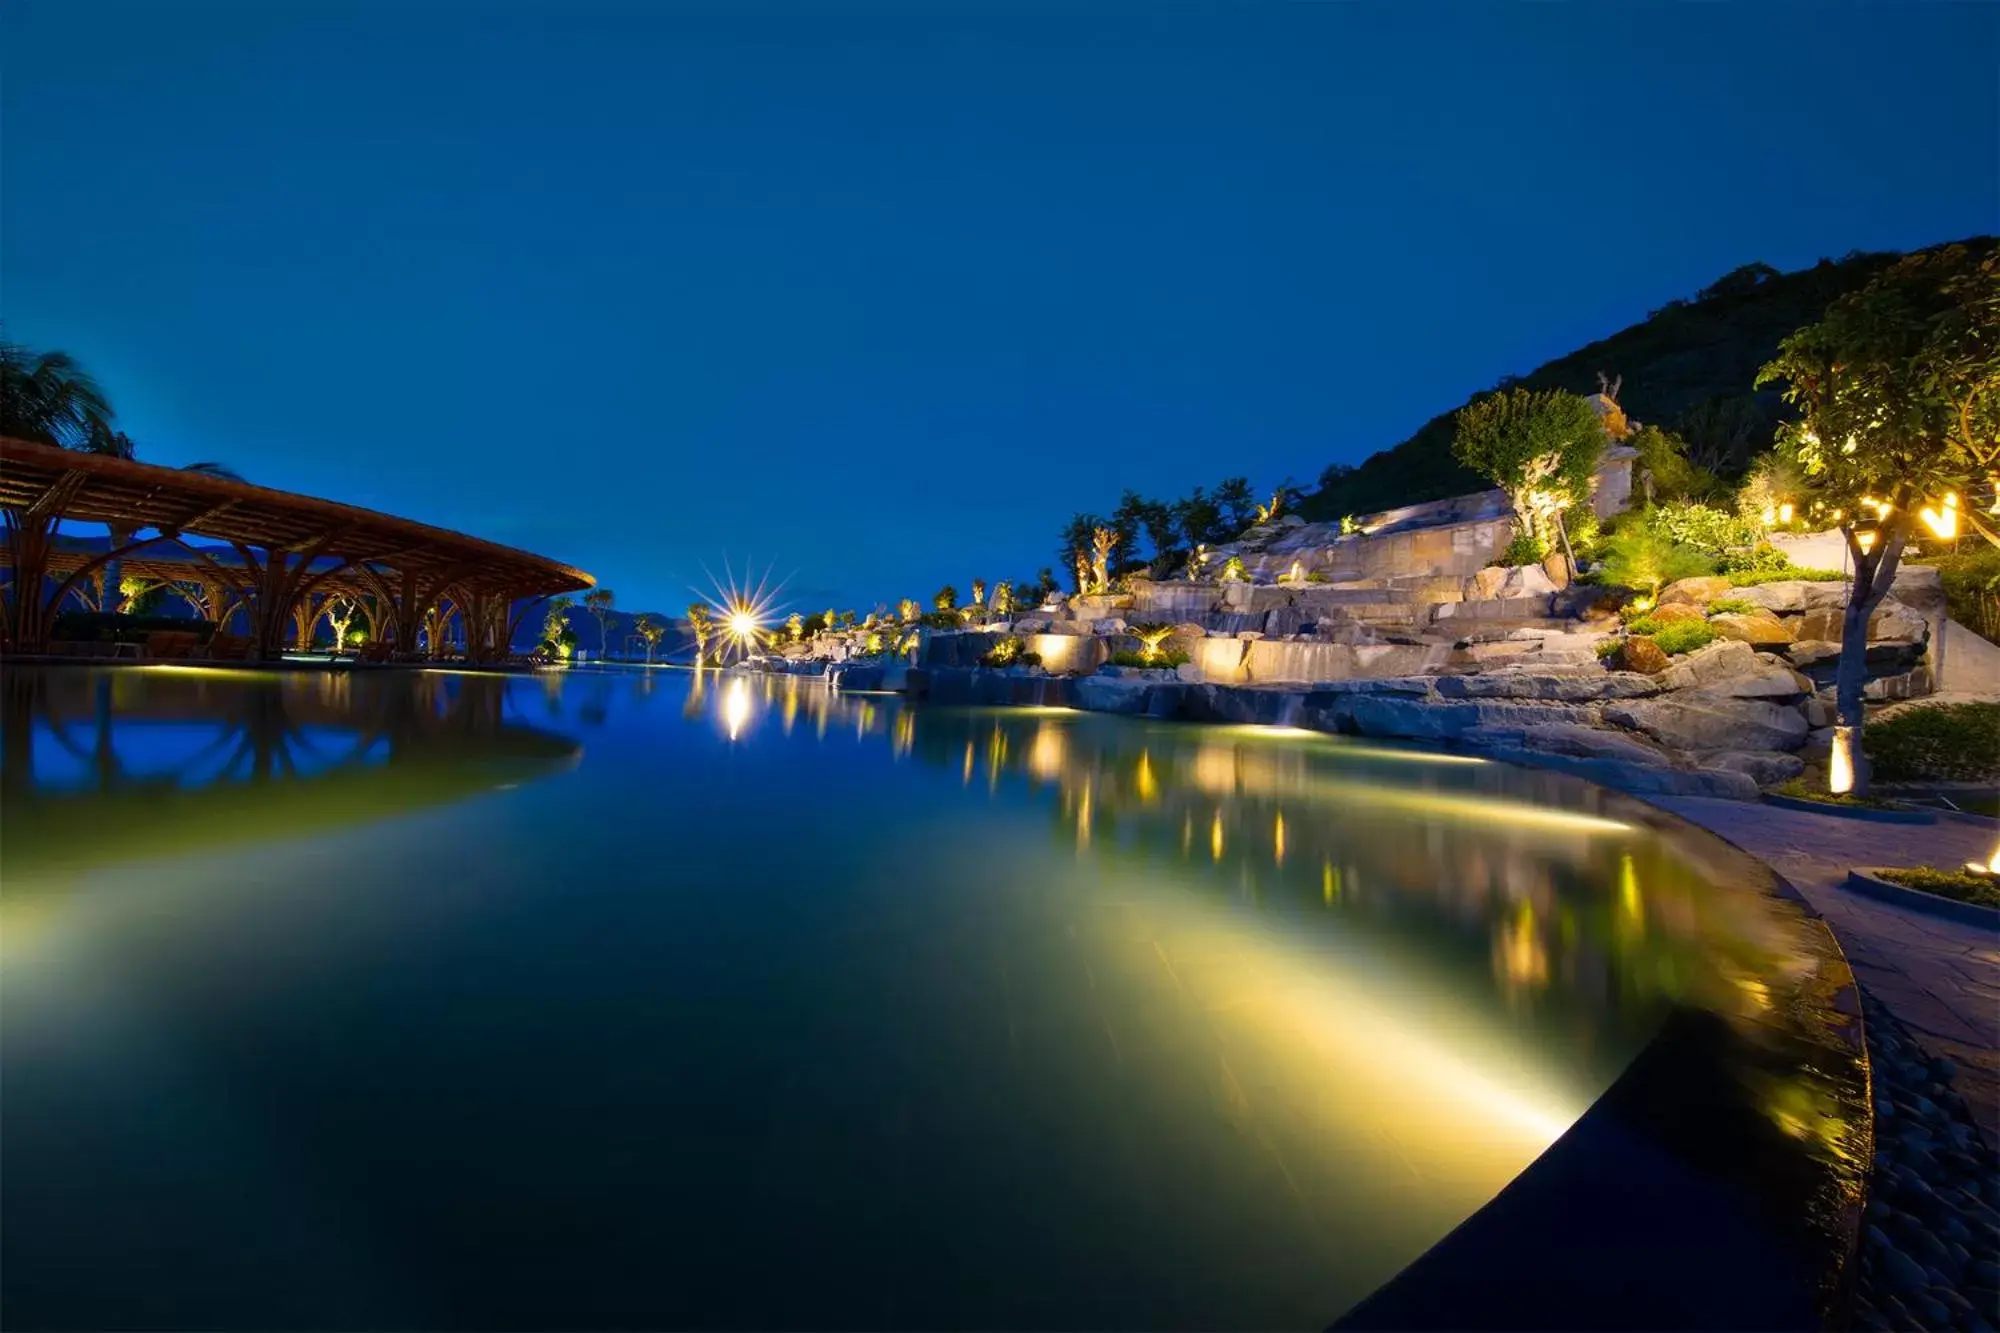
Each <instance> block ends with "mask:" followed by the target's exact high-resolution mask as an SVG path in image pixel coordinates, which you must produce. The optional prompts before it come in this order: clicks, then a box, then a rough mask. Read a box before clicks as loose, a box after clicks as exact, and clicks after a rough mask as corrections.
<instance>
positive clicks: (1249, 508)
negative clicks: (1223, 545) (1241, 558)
mask: <svg viewBox="0 0 2000 1333" xmlns="http://www.w3.org/2000/svg"><path fill="white" fill-rule="evenodd" d="M1215 503H1216V505H1217V506H1218V507H1219V508H1220V509H1221V510H1222V517H1223V521H1224V523H1225V524H1226V525H1227V526H1228V530H1229V531H1228V536H1227V537H1224V538H1223V539H1222V540H1224V541H1227V540H1228V539H1229V537H1234V536H1235V535H1237V534H1238V533H1240V532H1242V531H1243V529H1245V528H1247V527H1249V526H1250V525H1251V524H1252V523H1254V522H1256V521H1257V496H1256V493H1255V492H1253V491H1252V490H1251V489H1250V479H1249V478H1248V477H1230V478H1228V479H1227V480H1225V481H1224V482H1223V483H1222V484H1221V485H1219V486H1217V487H1216V488H1215Z"/></svg>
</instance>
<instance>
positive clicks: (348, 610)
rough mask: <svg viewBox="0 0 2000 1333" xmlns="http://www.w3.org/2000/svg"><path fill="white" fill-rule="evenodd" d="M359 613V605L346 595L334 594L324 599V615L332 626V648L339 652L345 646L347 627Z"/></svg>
mask: <svg viewBox="0 0 2000 1333" xmlns="http://www.w3.org/2000/svg"><path fill="white" fill-rule="evenodd" d="M360 613H361V604H360V603H359V602H357V601H355V600H354V598H352V597H350V596H348V595H347V594H346V593H339V592H337V593H335V594H334V595H333V596H331V597H329V598H327V599H326V606H325V608H324V614H325V616H326V621H327V623H328V624H329V625H331V626H333V648H334V651H335V652H339V651H340V650H341V649H342V648H345V647H346V646H347V633H348V630H347V627H348V626H349V625H352V624H353V623H354V617H355V616H357V615H359V614H360Z"/></svg>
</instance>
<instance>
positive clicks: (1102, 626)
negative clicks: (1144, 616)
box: [1090, 616, 1125, 634]
mask: <svg viewBox="0 0 2000 1333" xmlns="http://www.w3.org/2000/svg"><path fill="white" fill-rule="evenodd" d="M1090 632H1091V633H1092V634H1123V633H1124V632H1125V621H1124V620H1123V618H1121V617H1119V616H1105V617H1103V618H1101V619H1098V620H1093V621H1091V622H1090Z"/></svg>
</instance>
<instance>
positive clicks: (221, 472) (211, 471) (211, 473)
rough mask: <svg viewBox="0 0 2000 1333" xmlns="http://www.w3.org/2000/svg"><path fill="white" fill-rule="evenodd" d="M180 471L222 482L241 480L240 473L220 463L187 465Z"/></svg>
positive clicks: (241, 475)
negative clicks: (194, 473) (219, 479)
mask: <svg viewBox="0 0 2000 1333" xmlns="http://www.w3.org/2000/svg"><path fill="white" fill-rule="evenodd" d="M181 471H183V472H199V473H200V474H201V475H202V476H204V477H220V478H222V479H223V480H224V481H241V480H243V474H242V473H240V472H238V471H237V470H236V469H235V468H232V467H229V466H227V465H225V464H222V463H187V464H183V465H182V467H181Z"/></svg>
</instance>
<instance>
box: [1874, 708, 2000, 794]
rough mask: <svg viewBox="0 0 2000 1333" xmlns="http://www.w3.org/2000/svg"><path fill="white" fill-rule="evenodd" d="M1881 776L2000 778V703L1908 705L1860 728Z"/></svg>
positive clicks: (1929, 779)
mask: <svg viewBox="0 0 2000 1333" xmlns="http://www.w3.org/2000/svg"><path fill="white" fill-rule="evenodd" d="M1861 748H1862V749H1863V750H1865V751H1867V753H1868V758H1869V760H1870V761H1871V762H1872V763H1873V765H1874V774H1875V777H1876V778H1877V779H1878V780H1880V781H1882V782H1993V781H2000V704H1996V703H1962V704H1928V705H1925V706H1923V707H1918V708H1905V709H1903V710H1902V711H1901V712H1898V713H1896V714H1894V715H1893V716H1891V717H1887V718H1884V719H1882V720H1881V721H1879V722H1870V723H1869V724H1868V725H1867V727H1866V728H1865V729H1864V730H1863V731H1862V733H1861Z"/></svg>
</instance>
